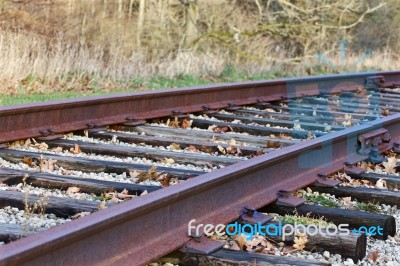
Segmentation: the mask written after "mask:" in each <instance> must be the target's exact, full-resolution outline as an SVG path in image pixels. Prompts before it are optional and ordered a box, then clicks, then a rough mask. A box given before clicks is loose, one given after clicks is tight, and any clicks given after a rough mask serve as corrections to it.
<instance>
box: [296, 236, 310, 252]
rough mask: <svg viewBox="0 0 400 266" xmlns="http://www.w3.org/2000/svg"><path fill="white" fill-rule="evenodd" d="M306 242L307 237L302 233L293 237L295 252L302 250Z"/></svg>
mask: <svg viewBox="0 0 400 266" xmlns="http://www.w3.org/2000/svg"><path fill="white" fill-rule="evenodd" d="M307 242H308V237H307V235H306V234H304V233H297V234H296V235H295V237H294V244H293V247H294V248H295V249H297V250H303V249H304V248H305V247H306V244H307Z"/></svg>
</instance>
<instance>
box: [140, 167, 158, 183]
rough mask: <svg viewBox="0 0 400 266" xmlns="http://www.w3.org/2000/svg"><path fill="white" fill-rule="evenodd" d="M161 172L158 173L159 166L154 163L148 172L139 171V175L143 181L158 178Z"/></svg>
mask: <svg viewBox="0 0 400 266" xmlns="http://www.w3.org/2000/svg"><path fill="white" fill-rule="evenodd" d="M159 175H160V174H159V173H157V166H155V165H153V166H152V167H151V168H150V169H149V171H148V172H142V173H139V175H138V176H137V177H138V179H139V182H143V181H145V180H156V179H157V178H158V177H159Z"/></svg>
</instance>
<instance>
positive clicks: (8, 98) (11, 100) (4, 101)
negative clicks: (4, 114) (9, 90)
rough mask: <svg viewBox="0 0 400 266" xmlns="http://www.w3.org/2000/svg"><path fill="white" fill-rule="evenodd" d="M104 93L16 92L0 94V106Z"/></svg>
mask: <svg viewBox="0 0 400 266" xmlns="http://www.w3.org/2000/svg"><path fill="white" fill-rule="evenodd" d="M102 94H106V93H105V92H103V93H102V92H93V93H90V92H89V93H81V92H53V93H51V92H49V93H33V94H18V95H1V96H0V106H6V105H13V104H24V103H33V102H45V101H52V100H61V99H73V98H80V97H88V96H95V95H102Z"/></svg>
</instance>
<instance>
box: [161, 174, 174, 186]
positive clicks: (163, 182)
mask: <svg viewBox="0 0 400 266" xmlns="http://www.w3.org/2000/svg"><path fill="white" fill-rule="evenodd" d="M159 182H160V184H161V186H163V187H169V185H170V182H171V178H169V177H168V176H166V177H165V178H163V179H162V180H160V181H159Z"/></svg>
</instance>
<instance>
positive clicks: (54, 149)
mask: <svg viewBox="0 0 400 266" xmlns="http://www.w3.org/2000/svg"><path fill="white" fill-rule="evenodd" d="M51 151H53V152H62V151H63V148H62V147H56V148H53V149H51Z"/></svg>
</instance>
